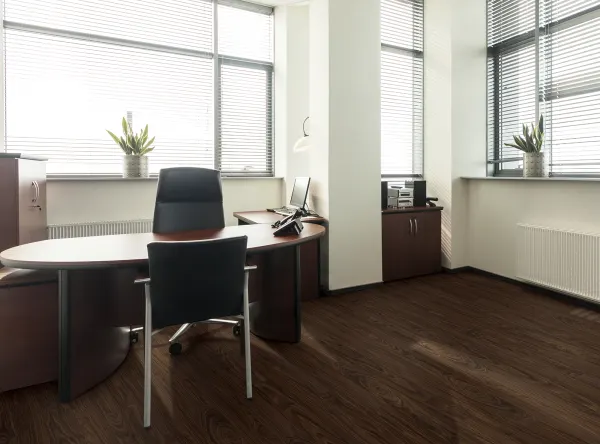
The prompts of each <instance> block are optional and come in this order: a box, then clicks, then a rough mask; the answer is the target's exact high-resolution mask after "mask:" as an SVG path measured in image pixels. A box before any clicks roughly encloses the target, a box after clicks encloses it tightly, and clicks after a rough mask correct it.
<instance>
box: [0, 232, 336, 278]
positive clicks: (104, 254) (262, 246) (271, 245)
mask: <svg viewBox="0 0 600 444" xmlns="http://www.w3.org/2000/svg"><path fill="white" fill-rule="evenodd" d="M273 231H275V229H273V228H271V226H270V225H264V224H263V225H240V226H232V227H225V228H223V229H219V230H198V231H187V232H183V233H174V234H153V233H141V234H119V235H114V236H95V237H77V238H69V239H51V240H44V241H40V242H33V243H30V244H25V245H19V246H18V247H13V248H10V249H8V250H5V251H3V252H2V253H0V261H1V262H2V263H3V264H4V265H5V266H7V267H12V268H32V269H56V270H60V269H63V270H67V269H89V268H104V267H111V266H123V265H137V264H144V263H146V262H147V261H148V250H147V248H146V247H147V245H148V244H149V243H150V242H154V241H166V242H169V241H170V242H177V241H192V240H208V239H218V238H227V237H236V236H248V252H249V253H254V252H261V251H269V250H274V249H277V248H284V247H290V246H293V245H297V244H301V243H304V242H309V241H311V240H314V239H317V238H319V237H322V236H323V235H324V234H325V228H323V227H322V226H320V225H314V224H305V225H304V230H303V231H302V233H300V234H299V235H293V236H281V237H275V236H273Z"/></svg>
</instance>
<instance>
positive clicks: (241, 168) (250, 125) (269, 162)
mask: <svg viewBox="0 0 600 444" xmlns="http://www.w3.org/2000/svg"><path fill="white" fill-rule="evenodd" d="M230 4H232V0H227V1H224V2H223V4H222V5H220V6H219V54H221V58H220V63H219V72H220V80H221V82H220V95H219V113H218V115H219V129H220V131H219V134H220V136H219V141H218V148H217V157H218V161H219V163H220V165H221V169H222V171H223V173H224V174H227V175H232V176H235V175H244V176H265V175H269V174H270V173H271V172H272V171H273V116H272V109H273V107H272V91H273V64H272V61H273V23H272V16H271V15H270V14H267V13H265V12H266V11H261V10H260V9H258V10H257V9H256V8H260V7H258V6H255V8H254V9H250V8H245V9H240V8H235V7H232V6H229V5H230ZM233 4H234V5H235V3H233Z"/></svg>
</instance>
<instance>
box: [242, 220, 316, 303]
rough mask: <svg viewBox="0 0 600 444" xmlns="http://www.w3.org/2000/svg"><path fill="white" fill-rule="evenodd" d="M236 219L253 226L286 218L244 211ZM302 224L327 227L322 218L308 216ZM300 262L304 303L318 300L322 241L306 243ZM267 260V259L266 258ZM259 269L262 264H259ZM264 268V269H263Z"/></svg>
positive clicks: (302, 246)
mask: <svg viewBox="0 0 600 444" xmlns="http://www.w3.org/2000/svg"><path fill="white" fill-rule="evenodd" d="M233 215H234V217H235V218H236V219H237V220H238V224H239V225H249V224H250V225H252V224H269V225H270V224H273V223H274V222H277V221H278V220H281V219H283V218H284V216H281V215H280V214H277V213H273V212H270V211H264V210H263V211H244V212H241V213H233ZM302 222H303V223H304V226H305V227H306V226H307V224H318V225H325V224H326V223H327V220H326V219H325V218H323V217H320V216H308V217H303V218H302ZM299 249H300V262H301V264H302V265H301V267H300V269H301V274H300V276H301V278H300V280H301V282H302V292H301V298H302V300H303V301H310V300H312V299H317V298H318V297H319V295H320V293H321V269H320V268H321V267H320V255H321V240H320V239H318V240H314V241H311V242H306V243H304V244H302V245H301V246H300V247H299ZM265 259H266V257H265ZM255 265H257V266H258V267H259V268H261V263H260V262H257V263H256V264H255ZM263 268H264V267H263Z"/></svg>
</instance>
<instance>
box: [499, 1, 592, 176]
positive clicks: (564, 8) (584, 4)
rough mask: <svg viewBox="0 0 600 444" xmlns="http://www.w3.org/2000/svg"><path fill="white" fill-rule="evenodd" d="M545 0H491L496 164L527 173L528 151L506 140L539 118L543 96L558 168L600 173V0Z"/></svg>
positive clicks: (552, 162)
mask: <svg viewBox="0 0 600 444" xmlns="http://www.w3.org/2000/svg"><path fill="white" fill-rule="evenodd" d="M539 5H540V7H539V9H538V10H536V2H535V1H534V0H510V1H503V0H489V1H488V45H489V48H488V150H489V153H488V159H489V163H490V164H491V165H494V168H493V169H494V174H497V175H503V174H506V175H519V174H521V173H522V153H521V152H520V151H519V150H516V149H513V148H506V147H505V146H504V143H505V142H511V141H512V138H513V134H520V133H521V131H522V124H524V123H526V124H528V123H532V122H535V121H536V120H537V116H536V115H535V106H536V101H539V105H540V112H541V113H543V115H544V118H545V131H546V141H545V146H544V151H545V152H546V155H547V157H548V160H549V166H550V174H551V175H552V176H560V175H563V176H597V175H600V68H599V66H600V0H575V1H569V2H566V1H562V0H540V1H539ZM536 16H537V17H539V23H540V29H539V32H538V33H537V34H539V38H538V37H537V36H536V32H535V31H536V29H535V23H536ZM536 48H539V54H540V60H539V71H536V63H535V62H536V60H535V52H536ZM536 79H539V85H540V88H539V91H536Z"/></svg>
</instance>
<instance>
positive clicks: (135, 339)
mask: <svg viewBox="0 0 600 444" xmlns="http://www.w3.org/2000/svg"><path fill="white" fill-rule="evenodd" d="M139 341H140V335H139V333H138V332H137V331H132V332H130V333H129V342H131V343H132V344H137V343H138V342H139Z"/></svg>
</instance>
